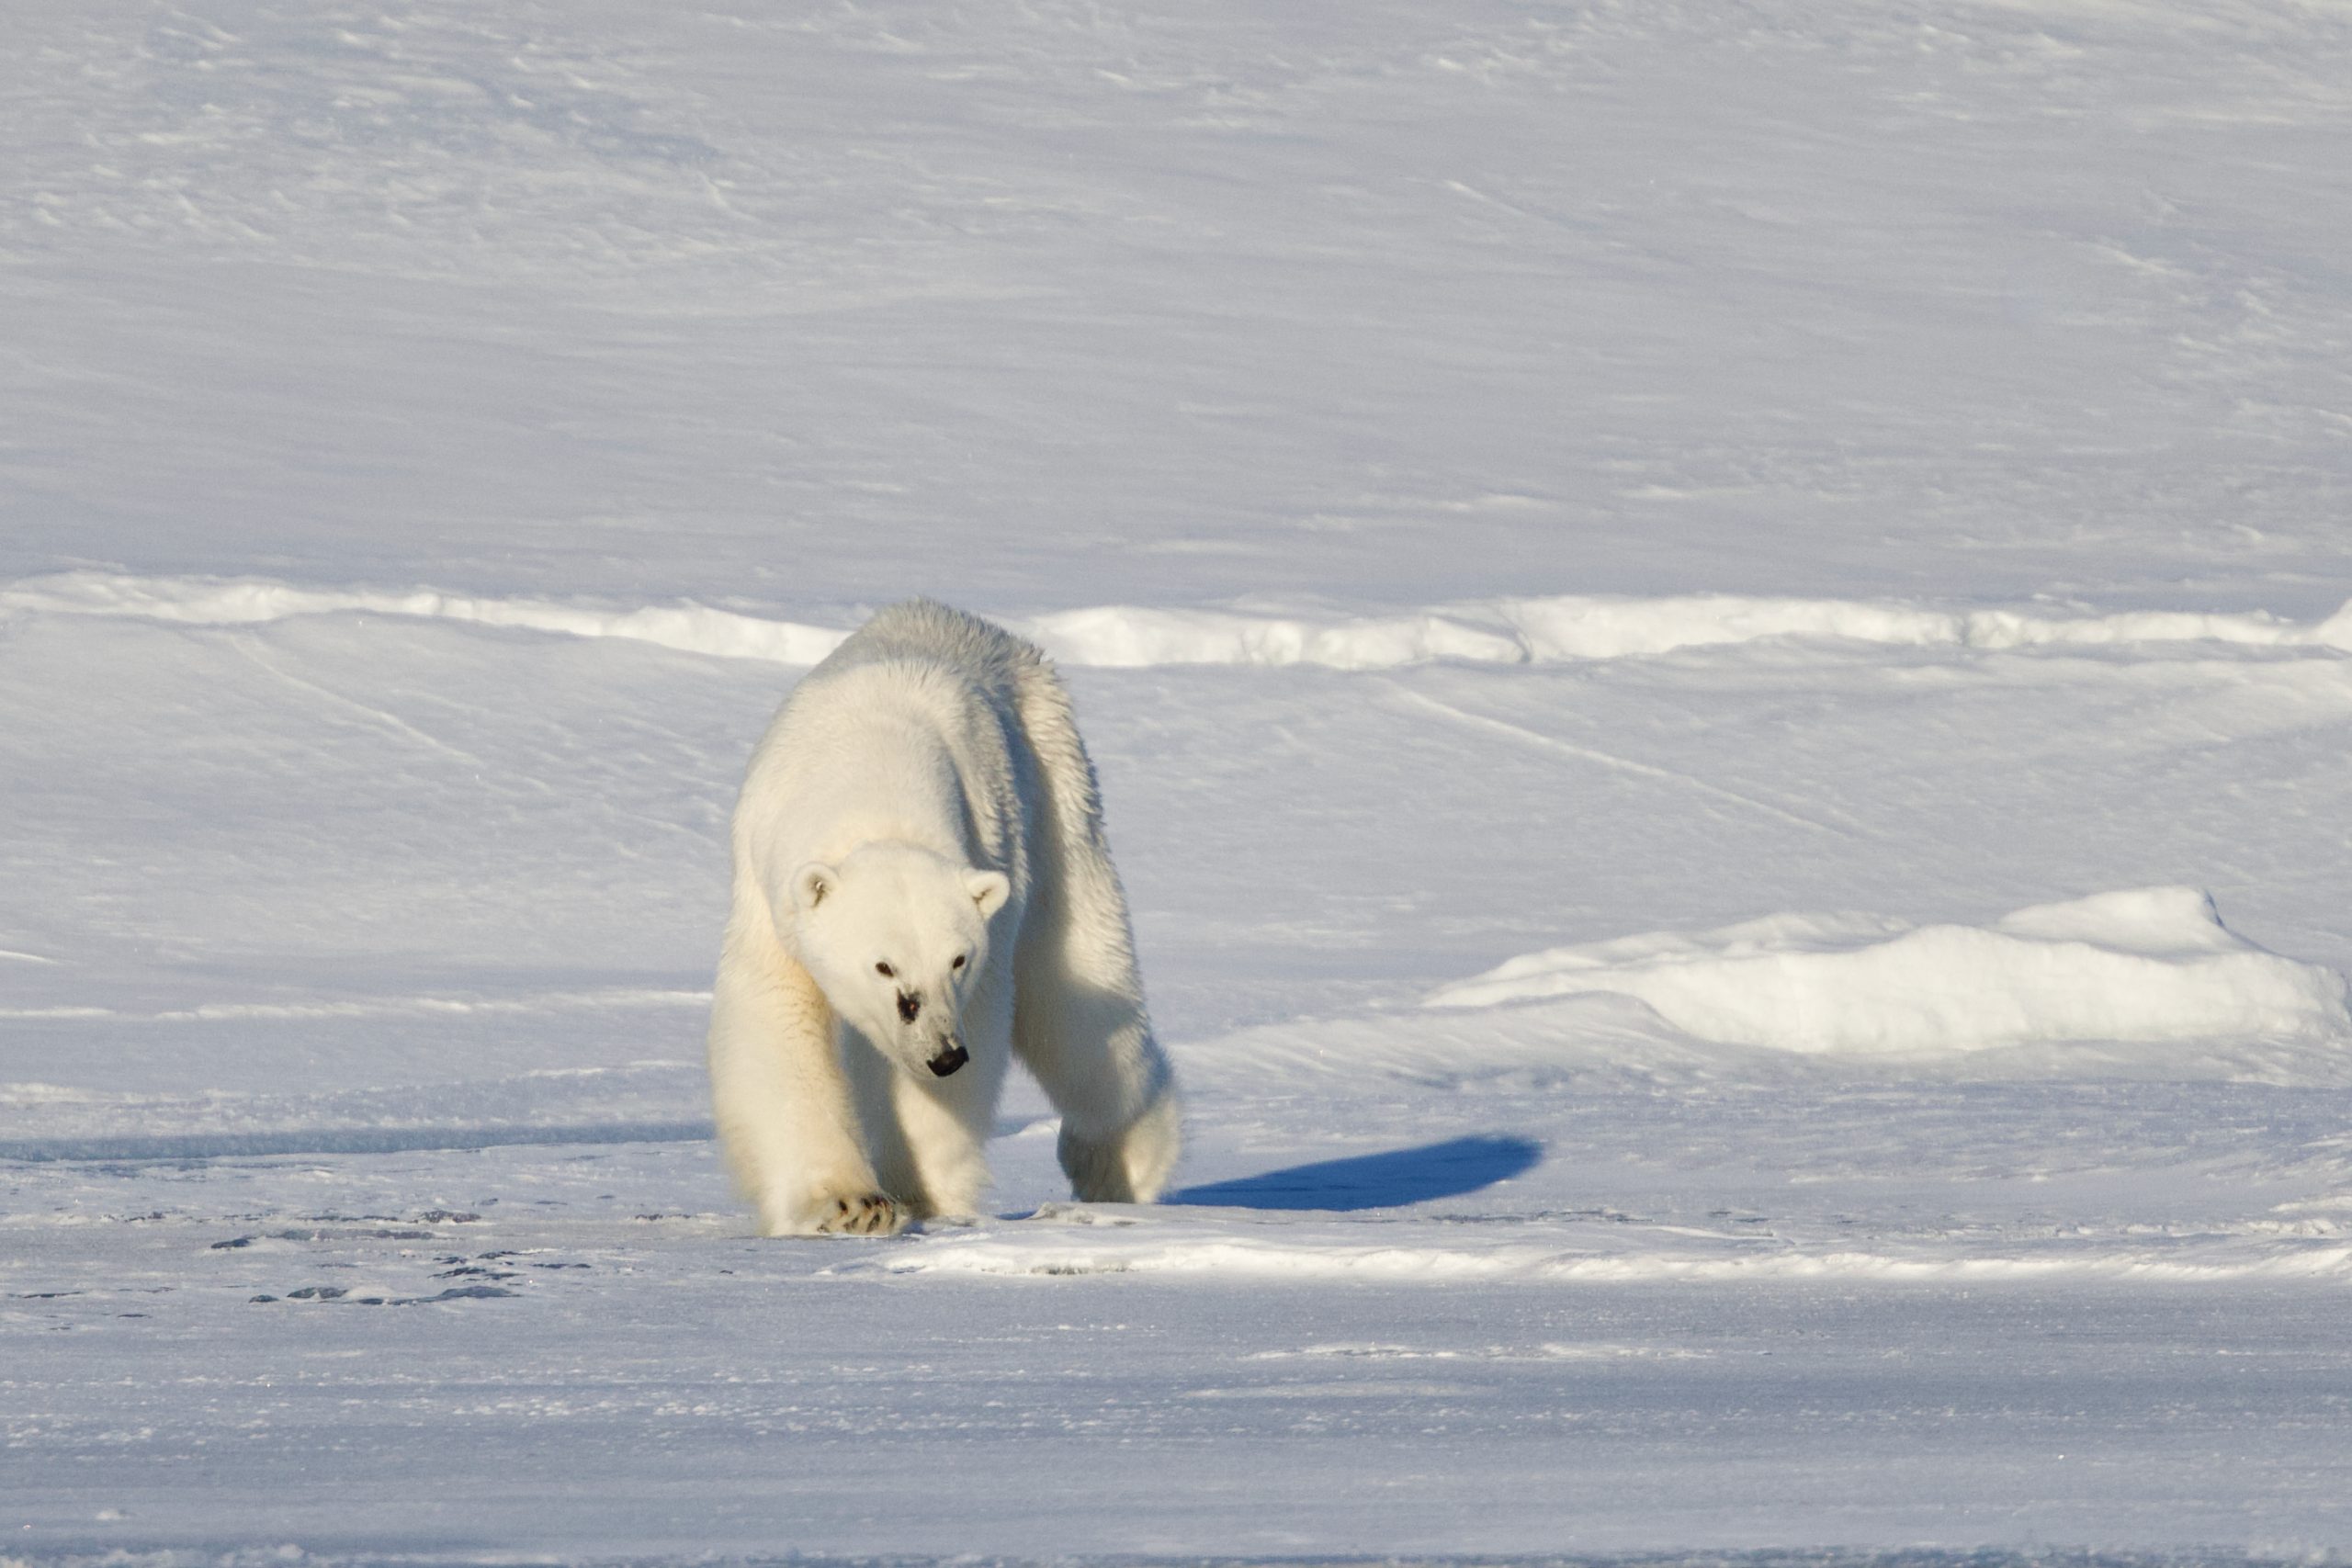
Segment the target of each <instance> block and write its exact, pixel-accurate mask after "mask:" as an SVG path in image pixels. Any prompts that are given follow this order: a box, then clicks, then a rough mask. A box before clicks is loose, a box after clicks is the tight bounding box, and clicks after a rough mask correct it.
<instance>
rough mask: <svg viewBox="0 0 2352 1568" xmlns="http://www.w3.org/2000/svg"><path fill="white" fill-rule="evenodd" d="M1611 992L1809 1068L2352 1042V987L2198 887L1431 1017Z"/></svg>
mask: <svg viewBox="0 0 2352 1568" xmlns="http://www.w3.org/2000/svg"><path fill="white" fill-rule="evenodd" d="M1594 991H1600V992H1611V993H1615V994H1619V995H1623V996H1629V997H1633V998H1638V999H1639V1000H1641V1001H1643V1002H1645V1003H1646V1004H1648V1006H1650V1007H1651V1008H1652V1009H1654V1010H1657V1013H1658V1014H1659V1015H1660V1016H1662V1017H1663V1018H1665V1019H1666V1021H1668V1023H1670V1024H1672V1025H1673V1026H1674V1027H1675V1028H1676V1029H1678V1030H1680V1031H1681V1032H1684V1033H1685V1034H1688V1035H1690V1036H1691V1037H1693V1038H1695V1039H1699V1040H1708V1041H1715V1042H1720V1043H1729V1044H1745V1045H1756V1046H1764V1047H1769V1048H1773V1049H1778V1050H1783V1051H1793V1052H1800V1053H1804V1054H1808V1055H1871V1056H1894V1055H1918V1056H1934V1055H1950V1054H1952V1053H1962V1052H1973V1051H1983V1050H1988V1049H1993V1048H1997V1047H2004V1046H2022V1045H2041V1044H2049V1043H2064V1042H2071V1041H2115V1042H2126V1043H2147V1044H2163V1043H2179V1042H2187V1041H2216V1040H2224V1041H2246V1040H2293V1039H2301V1040H2313V1041H2326V1042H2337V1041H2352V1010H2348V1009H2347V1006H2346V984H2345V978H2344V976H2341V975H2339V974H2337V973H2336V972H2335V971H2334V970H2333V969H2329V968H2327V967H2325V966H2324V965H2321V964H2305V963H2301V962H2299V961H2297V960H2294V959H2290V958H2285V957H2281V956H2280V955H2278V953H2270V952H2267V951H2266V950H2264V949H2263V948H2260V947H2258V946H2256V945H2255V944H2254V943H2253V942H2247V941H2246V940H2245V938H2243V937H2241V936H2239V935H2237V934H2236V933H2235V932H2233V931H2230V930H2229V929H2228V928H2227V927H2226V926H2224V925H2223V924H2222V918H2221V915H2220V914H2219V912H2218V911H2217V910H2216V909H2215V908H2214V907H2213V902H2212V899H2211V897H2209V896H2208V895H2206V894H2205V893H2203V892H2201V891H2199V889H2197V888H2193V887H2149V888H2136V889H2127V890H2124V891H2120V892H2114V893H2103V894H2098V895H2096V896H2094V897H2088V898H2080V899H2075V900H2073V901H2070V902H2067V903H2062V904H2045V905H2037V906H2035V907H2033V908H2026V909H2019V910H2018V911H2016V912H2014V913H2012V914H2009V915H2007V916H2005V917H2003V918H2002V919H1999V920H1996V921H1995V922H1994V923H1993V924H1991V925H1989V926H1962V925H1931V926H1920V927H1911V926H1908V925H1905V923H1903V922H1901V921H1897V920H1888V919H1878V918H1876V917H1869V916H1854V915H1843V916H1837V915H1832V916H1819V915H1793V914H1792V915H1773V916H1768V917H1766V918H1765V919H1758V920H1750V921H1747V922H1745V923H1743V924H1740V925H1736V926H1728V927H1725V928H1724V929H1722V930H1720V931H1705V932H1700V933H1695V934H1686V933H1679V932H1671V931H1660V932H1653V933H1650V934H1646V935H1643V936H1632V937H1623V938H1619V939H1617V940H1615V941H1612V942H1589V943H1584V944H1580V945H1577V946H1572V947H1558V948H1553V949H1550V950H1549V951H1546V952H1543V953H1530V954H1527V955H1525V956H1523V957H1519V958H1514V959H1511V960H1510V962H1508V963H1505V964H1500V965H1498V966H1497V967H1496V968H1494V969H1491V970H1489V971H1487V973H1486V974H1484V975H1480V976H1476V977H1474V978H1472V979H1468V980H1464V981H1460V982H1457V983H1455V984H1453V985H1451V986H1446V987H1442V988H1440V989H1439V990H1438V991H1436V992H1435V993H1433V994H1432V995H1431V996H1430V998H1429V999H1428V1005H1429V1006H1430V1007H1432V1008H1448V1009H1460V1008H1483V1007H1491V1006H1495V1005H1497V1004H1498V1003H1508V1002H1521V1001H1529V1000H1533V999H1538V998H1555V997H1564V996H1569V995H1574V994H1577V993H1584V992H1594Z"/></svg>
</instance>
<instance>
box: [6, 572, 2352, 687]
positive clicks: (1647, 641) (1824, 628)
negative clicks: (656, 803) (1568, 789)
mask: <svg viewBox="0 0 2352 1568" xmlns="http://www.w3.org/2000/svg"><path fill="white" fill-rule="evenodd" d="M976 607H977V608H980V609H982V610H985V609H986V606H976ZM25 612H33V613H42V614H51V615H119V616H129V617H135V618H140V619H146V620H157V621H169V622H175V623H179V624H182V625H192V626H247V625H253V624H255V623H259V622H266V621H277V620H283V619H287V618H288V617H291V616H296V615H334V614H339V613H341V614H365V615H402V616H412V617H416V618H420V619H430V620H446V621H458V622H463V623H467V624H469V625H474V626H508V627H517V628H522V629H525V630H530V631H539V632H548V633H553V634H556V635H560V636H567V637H620V638H624V639H627V640H630V641H636V642H646V643H651V644H654V645H655V646H657V647H661V648H668V649H678V650H680V651H683V652H689V653H701V654H707V655H710V656H713V657H716V658H722V659H755V660H766V661H769V662H772V663H776V664H791V665H808V664H814V663H815V662H817V660H820V659H822V658H823V657H824V656H825V655H826V654H828V653H830V652H831V651H832V650H833V649H834V648H835V647H836V646H837V645H838V644H839V643H840V642H841V640H842V638H843V637H846V636H848V635H849V628H848V627H847V626H808V625H803V624H801V623H798V622H794V621H781V620H775V619H771V618H768V617H765V616H761V615H748V614H745V613H743V612H741V611H736V610H722V609H719V608H717V607H716V606H713V605H708V604H693V603H690V602H688V603H680V604H650V605H634V606H632V605H621V606H613V605H603V606H599V605H591V604H562V603H559V602H557V601H554V600H548V599H531V598H488V597H481V596H475V595H468V594H460V593H444V592H438V591H436V590H434V589H430V588H419V589H414V590H409V591H380V590H376V589H368V588H306V587H300V586H298V585H296V584H293V583H288V582H278V581H271V580H269V579H266V578H197V577H185V578H183V577H135V576H130V575H126V574H122V573H112V572H98V571H70V572H56V573H51V574H49V575H46V576H41V577H31V578H25V579H21V580H19V581H14V582H8V583H0V615H8V614H21V613H25ZM1007 624H1008V625H1010V626H1012V628H1013V629H1014V630H1016V631H1019V632H1022V633H1023V634H1024V635H1026V636H1028V637H1034V638H1035V640H1036V641H1037V642H1038V643H1040V644H1041V645H1043V646H1044V648H1045V649H1046V652H1048V653H1050V654H1052V655H1053V656H1054V657H1055V658H1056V659H1057V660H1060V661H1061V662H1062V663H1064V664H1068V665H1073V666H1080V667H1097V668H1115V669H1134V668H1141V667H1146V666H1155V665H1167V664H1237V665H1289V664H1308V665H1319V666H1322V667H1324V668H1327V669H1333V670H1394V669H1399V668H1402V667H1404V666H1407V665H1412V664H1423V663H1427V662H1429V661H1430V660H1439V659H1450V660H1464V661H1467V662H1473V663H1482V664H1530V663H1555V662H1560V661H1564V660H1605V659H1634V658H1643V657H1650V656H1655V655H1657V654H1662V653H1671V652H1674V651H1675V650H1677V649H1691V648H1724V647H1732V646H1736V645H1740V644H1746V643H1755V642H1766V641H1772V640H1776V639H1788V638H1809V639H1813V640H1816V641H1819V640H1826V641H1832V642H1843V643H1859V644H1865V645H1871V646H1876V647H1901V648H1961V649H2020V648H2053V647H2116V646H2127V645H2136V644H2165V643H2208V644H2211V643H2221V644H2228V645H2233V646H2238V647H2245V648H2277V649H2330V650H2335V651H2352V603H2347V604H2346V605H2345V607H2344V608H2343V609H2341V610H2338V611H2337V612H2336V613H2335V615H2333V616H2331V617H2330V618H2328V619H2327V620H2325V621H2322V622H2319V623H2317V624H2305V623H2302V622H2299V621H2290V620H2283V619H2281V618H2279V617H2278V616H2275V615H2264V614H2260V613H2254V614H2245V615H2218V614H2202V613H2196V612H2187V611H2124V612H2120V613H2118V614H2114V615H2068V614H2063V613H2054V612H2051V611H2046V610H2041V609H1983V610H1969V611H1957V610H1938V609H1931V608H1926V607H1922V606H1919V605H1915V604H1897V603H1883V602H1875V601H1871V600H1861V599H1776V598H1758V597H1751V596H1747V595H1743V594H1734V593H1696V594H1681V595H1670V596H1666V597H1659V598H1632V597H1621V596H1612V595H1605V594H1562V595H1557V596H1554V597H1550V598H1534V599H1498V600H1491V601H1485V602H1480V603H1474V604H1444V605H1439V606H1436V607H1434V608H1430V609H1416V610H1401V611H1392V612H1385V613H1380V614H1374V615H1349V614H1347V613H1345V612H1341V611H1333V610H1313V611H1305V610H1295V609H1285V608H1281V607H1261V606H1240V607H1228V608H1216V609H1155V608H1148V607H1143V606H1138V605H1131V604H1109V605H1099V606H1095V607H1092V608H1088V609H1080V610H1065V611H1059V612H1057V613H1055V614H1051V615H1038V616H1034V617H1032V618H1030V619H1027V620H1018V619H1016V620H1012V621H1009V622H1008V623H1007Z"/></svg>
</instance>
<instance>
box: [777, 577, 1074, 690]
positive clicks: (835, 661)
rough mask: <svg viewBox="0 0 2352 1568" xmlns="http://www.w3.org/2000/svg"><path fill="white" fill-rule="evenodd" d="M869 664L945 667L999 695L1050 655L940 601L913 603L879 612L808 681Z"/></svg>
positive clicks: (1040, 666)
mask: <svg viewBox="0 0 2352 1568" xmlns="http://www.w3.org/2000/svg"><path fill="white" fill-rule="evenodd" d="M869 664H911V665H917V666H921V665H926V664H928V665H935V666H944V668H946V669H948V670H951V671H955V672H956V674H958V675H960V676H962V677H963V678H964V679H966V680H967V681H969V682H973V683H974V684H975V685H977V686H979V687H980V688H982V689H983V690H985V691H988V692H989V693H991V694H1009V693H1010V692H1012V690H1013V689H1014V687H1015V686H1017V685H1018V684H1020V683H1021V682H1023V677H1024V676H1028V675H1029V672H1031V671H1043V670H1044V669H1045V668H1046V660H1045V655H1044V654H1042V653H1040V652H1039V651H1038V650H1037V649H1036V648H1035V646H1034V645H1032V644H1030V643H1027V642H1024V641H1023V640H1022V639H1021V638H1019V637H1015V636H1013V635H1012V633H1011V632H1009V631H1006V630H1005V629H1004V628H1003V627H1001V626H992V625H990V624H989V622H987V621H984V620H982V619H980V618H979V617H978V615H966V614H965V613H964V612H963V611H961V610H958V609H956V608H954V607H953V606H951V605H947V604H941V603H940V602H939V601H938V600H936V599H908V600H904V601H902V602H900V603H899V604H892V605H890V606H889V607H888V609H885V610H881V611H878V612H876V615H875V616H874V618H873V619H871V620H869V621H867V622H866V623H865V625H864V626H860V627H858V628H857V630H855V631H854V632H852V633H851V634H850V635H849V638H848V640H847V641H845V642H843V643H842V645H841V647H839V648H837V649H834V650H833V652H832V654H831V656H830V657H829V658H827V659H826V660H825V661H824V662H823V663H821V664H820V665H818V666H817V668H816V669H815V670H812V671H809V679H810V680H811V681H821V680H823V679H824V678H826V677H828V676H831V675H838V674H844V673H846V672H847V671H850V670H853V669H855V668H858V667H860V666H864V665H869ZM1030 678H1032V679H1034V676H1031V677H1030Z"/></svg>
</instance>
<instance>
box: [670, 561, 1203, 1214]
mask: <svg viewBox="0 0 2352 1568" xmlns="http://www.w3.org/2000/svg"><path fill="white" fill-rule="evenodd" d="M733 840H734V897H733V903H732V906H731V908H730V910H729V916H728V921H727V935H726V939H725V942H724V943H723V944H722V947H721V950H720V955H719V961H718V980H717V983H716V985H715V986H714V987H713V996H712V1007H711V1020H710V1079H711V1097H712V1101H713V1104H714V1107H715V1109H716V1112H717V1120H718V1135H719V1139H720V1142H721V1144H722V1145H724V1147H725V1150H726V1154H727V1159H728V1163H729V1167H730V1168H731V1169H732V1171H733V1174H734V1177H735V1179H736V1182H737V1184H738V1186H739V1187H740V1188H741V1190H742V1191H743V1192H744V1194H745V1196H747V1197H748V1198H749V1199H750V1200H751V1201H752V1204H753V1205H754V1206H755V1207H756V1208H757V1210H758V1213H759V1223H760V1228H761V1230H762V1232H763V1234H765V1235H806V1234H810V1233H815V1232H835V1233H844V1232H845V1233H858V1234H867V1235H876V1234H888V1233H889V1232H893V1231H897V1230H899V1228H900V1227H902V1226H904V1225H905V1224H907V1223H908V1222H909V1221H910V1220H916V1219H922V1218H924V1217H926V1216H930V1215H962V1214H970V1213H975V1212H976V1211H977V1209H978V1204H979V1201H980V1194H981V1191H982V1190H983V1189H984V1188H985V1187H986V1186H987V1184H988V1179H989V1178H988V1164H987V1159H986V1156H985V1155H984V1152H983V1145H985V1143H986V1141H987V1139H988V1135H989V1129H990V1124H991V1122H992V1121H993V1118H994V1114H995V1109H996V1101H997V1095H998V1091H999V1090H1000V1089H1001V1087H1002V1086H1003V1082H1004V1076H1005V1071H1006V1068H1007V1066H1008V1065H1009V1064H1010V1062H1011V1061H1012V1058H1013V1057H1015V1056H1018V1057H1019V1058H1020V1059H1021V1061H1022V1062H1023V1064H1024V1065H1025V1066H1027V1067H1028V1068H1029V1070H1030V1071H1031V1072H1032V1073H1034V1074H1035V1076H1036V1077H1037V1080H1038V1082H1039V1083H1041V1084H1042V1085H1044V1087H1045V1089H1046V1094H1047V1095H1048V1096H1049V1097H1050V1098H1051V1099H1052V1100H1053V1102H1054V1104H1055V1106H1056V1107H1057V1109H1058V1110H1059V1111H1061V1113H1062V1128H1061V1143H1060V1147H1059V1153H1060V1156H1061V1164H1062V1169H1063V1170H1064V1171H1066V1172H1067V1173H1068V1174H1069V1179H1070V1185H1071V1187H1072V1189H1073V1190H1075V1191H1076V1192H1077V1194H1078V1196H1079V1197H1080V1198H1082V1199H1089V1200H1094V1201H1106V1202H1148V1201H1151V1200H1152V1199H1154V1198H1156V1197H1158V1196H1159V1191H1160V1190H1161V1188H1162V1187H1164V1186H1165V1185H1166V1183H1167V1180H1168V1176H1169V1172H1170V1170H1171V1169H1172V1168H1174V1166H1175V1164H1176V1156H1177V1152H1178V1145H1179V1141H1180V1134H1179V1127H1178V1109H1177V1098H1176V1086H1175V1079H1174V1075H1173V1073H1172V1072H1171V1071H1170V1067H1169V1063H1168V1058H1167V1056H1166V1055H1165V1054H1164V1053H1163V1052H1162V1051H1161V1050H1160V1048H1159V1043H1158V1042H1157V1041H1155V1040H1154V1039H1153V1037H1152V1032H1151V1024H1150V1021H1149V1020H1148V1018H1147V1017H1146V1016H1145V1012H1144V1000H1143V987H1142V984H1141V982H1140V980H1139V979H1138V977H1137V976H1136V960H1135V942H1134V938H1133V936H1132V935H1131V933H1130V931H1129V927H1128V922H1127V907H1126V897H1125V893H1124V892H1122V891H1121V889H1120V886H1119V878H1118V874H1117V873H1116V872H1114V870H1113V869H1112V866H1111V854H1110V850H1109V847H1108V845H1107V844H1106V843H1105V842H1104V840H1103V814H1102V807H1101V805H1100V804H1099V801H1098V798H1097V795H1096V792H1095V784H1094V768H1093V764H1092V763H1091V761H1088V759H1087V755H1086V748H1085V747H1084V746H1083V745H1082V744H1080V740H1079V737H1078V728H1077V725H1076V723H1075V721H1074V720H1073V719H1072V717H1071V715H1070V706H1069V694H1068V693H1067V692H1065V691H1064V690H1063V689H1062V684H1061V682H1060V680H1059V679H1058V678H1057V676H1056V675H1055V673H1054V671H1053V668H1052V667H1051V666H1050V665H1048V664H1047V663H1046V660H1045V657H1044V656H1043V655H1042V654H1041V653H1039V652H1038V650H1037V649H1035V648H1033V647H1031V646H1030V645H1029V644H1028V643H1025V642H1023V641H1022V640H1021V639H1020V638H1018V637H1013V636H1012V634H1010V633H1008V632H1005V631H1002V630H1001V629H999V628H998V627H996V626H990V625H989V623H988V622H986V621H983V620H979V619H978V618H976V617H974V616H971V615H964V614H963V613H961V612H960V611H956V610H952V609H949V608H948V607H947V606H946V605H944V604H935V603H933V602H932V601H929V600H922V599H918V600H912V601H910V602H908V603H906V604H896V605H893V606H891V607H890V608H888V609H887V610H884V611H882V612H881V613H880V614H879V615H876V616H875V617H874V618H873V619H872V620H870V621H868V622H866V623H865V626H861V627H859V628H858V630H857V631H856V632H854V633H853V634H852V635H851V637H849V639H848V640H847V641H846V642H843V643H842V645H841V647H840V648H838V649H835V650H834V651H833V653H832V654H831V657H829V658H828V659H826V660H824V662H822V663H821V664H819V665H818V666H817V667H816V668H815V669H814V670H811V671H809V674H808V675H807V676H806V677H805V678H804V679H803V680H802V681H801V682H800V684H799V685H798V686H797V687H796V688H795V689H794V690H793V692H792V694H791V695H790V696H789V697H788V698H787V699H786V701H785V704H784V705H783V706H782V707H781V708H780V709H778V710H777V713H776V716H775V719H774V720H773V721H772V722H771V723H770V724H769V726H768V730H767V734H766V736H765V737H764V738H763V739H762V740H761V741H760V743H759V746H758V748H757V749H756V750H754V751H753V752H752V761H751V767H750V769H749V771H748V773H746V775H745V778H744V781H743V793H742V795H741V797H740V798H739V800H738V801H737V803H736V807H735V819H734V833H733Z"/></svg>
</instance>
